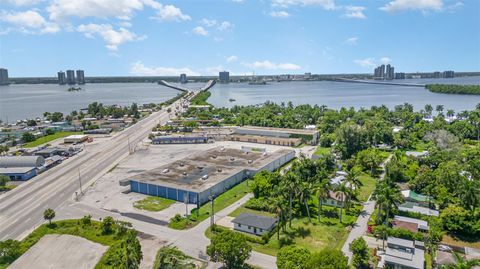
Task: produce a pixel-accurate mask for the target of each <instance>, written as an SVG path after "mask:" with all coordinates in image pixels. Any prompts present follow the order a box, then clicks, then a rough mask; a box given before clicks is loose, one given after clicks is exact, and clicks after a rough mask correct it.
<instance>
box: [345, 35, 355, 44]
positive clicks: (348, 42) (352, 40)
mask: <svg viewBox="0 0 480 269" xmlns="http://www.w3.org/2000/svg"><path fill="white" fill-rule="evenodd" d="M357 42H358V37H356V36H353V37H350V38H347V40H345V43H347V44H351V45H357Z"/></svg>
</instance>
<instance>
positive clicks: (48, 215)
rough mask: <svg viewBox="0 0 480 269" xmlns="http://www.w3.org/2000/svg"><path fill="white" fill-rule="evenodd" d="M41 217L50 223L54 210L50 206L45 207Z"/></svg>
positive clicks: (53, 216)
mask: <svg viewBox="0 0 480 269" xmlns="http://www.w3.org/2000/svg"><path fill="white" fill-rule="evenodd" d="M43 218H44V219H45V220H48V224H49V225H52V219H53V218H55V211H54V210H53V209H51V208H47V209H46V210H45V211H43Z"/></svg>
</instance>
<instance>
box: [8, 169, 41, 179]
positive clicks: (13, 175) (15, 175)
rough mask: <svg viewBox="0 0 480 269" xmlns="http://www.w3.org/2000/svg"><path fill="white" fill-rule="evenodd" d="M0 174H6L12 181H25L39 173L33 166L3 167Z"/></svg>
mask: <svg viewBox="0 0 480 269" xmlns="http://www.w3.org/2000/svg"><path fill="white" fill-rule="evenodd" d="M0 175H5V176H7V177H9V178H10V180H12V181H17V180H19V181H25V180H29V179H31V178H32V177H34V176H36V175H37V169H36V168H33V167H11V168H1V167H0Z"/></svg>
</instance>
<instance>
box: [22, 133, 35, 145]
mask: <svg viewBox="0 0 480 269" xmlns="http://www.w3.org/2000/svg"><path fill="white" fill-rule="evenodd" d="M22 141H23V142H25V143H28V142H32V141H35V136H34V135H33V134H32V133H30V132H25V133H23V134H22Z"/></svg>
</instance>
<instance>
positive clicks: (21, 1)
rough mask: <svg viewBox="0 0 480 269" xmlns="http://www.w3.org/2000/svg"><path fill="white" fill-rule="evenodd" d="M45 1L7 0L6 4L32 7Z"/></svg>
mask: <svg viewBox="0 0 480 269" xmlns="http://www.w3.org/2000/svg"><path fill="white" fill-rule="evenodd" d="M42 1H43V0H6V1H5V2H8V3H10V4H12V5H15V6H32V5H36V4H38V3H40V2H42ZM0 3H1V1H0Z"/></svg>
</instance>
